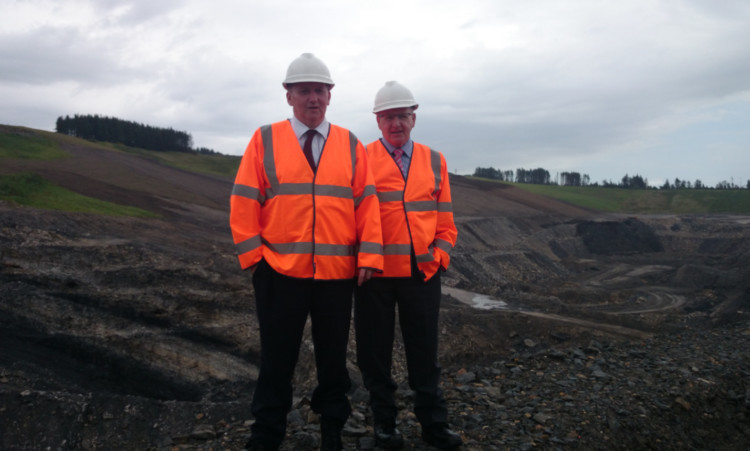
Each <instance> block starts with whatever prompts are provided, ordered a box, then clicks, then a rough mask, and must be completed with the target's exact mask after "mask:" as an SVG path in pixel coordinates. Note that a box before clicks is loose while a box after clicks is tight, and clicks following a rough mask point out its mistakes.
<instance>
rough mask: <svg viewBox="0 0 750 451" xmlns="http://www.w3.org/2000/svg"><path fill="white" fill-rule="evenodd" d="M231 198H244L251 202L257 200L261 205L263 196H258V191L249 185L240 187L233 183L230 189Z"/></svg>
mask: <svg viewBox="0 0 750 451" xmlns="http://www.w3.org/2000/svg"><path fill="white" fill-rule="evenodd" d="M232 196H240V197H245V198H248V199H252V200H257V201H258V202H260V203H261V204H262V203H263V200H264V198H263V196H261V195H260V190H259V189H258V188H255V187H253V186H250V185H242V184H240V183H235V185H234V187H232Z"/></svg>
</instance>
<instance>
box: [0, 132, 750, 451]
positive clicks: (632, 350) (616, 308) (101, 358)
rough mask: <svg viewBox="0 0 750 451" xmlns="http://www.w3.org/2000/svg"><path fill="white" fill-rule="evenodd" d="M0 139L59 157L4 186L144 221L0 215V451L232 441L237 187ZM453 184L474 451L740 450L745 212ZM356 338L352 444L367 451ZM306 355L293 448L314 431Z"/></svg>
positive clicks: (455, 387)
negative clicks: (231, 222) (30, 182)
mask: <svg viewBox="0 0 750 451" xmlns="http://www.w3.org/2000/svg"><path fill="white" fill-rule="evenodd" d="M2 134H13V135H14V137H15V138H14V139H16V138H18V139H17V140H16V141H14V142H16V143H18V142H22V143H25V144H23V145H24V146H27V145H28V142H27V141H25V140H29V139H31V140H34V139H37V138H40V139H42V138H43V140H46V141H45V142H47V143H49V142H52V143H53V144H54V145H53V147H54V149H55V150H54V151H42V150H39V152H41V153H43V154H44V155H45V156H44V157H43V158H25V157H23V156H19V155H18V154H17V153H16V154H11V153H10V152H8V154H6V155H5V156H2V154H0V177H2V176H6V175H9V174H18V173H29V172H33V173H36V174H39V175H41V176H43V177H44V178H45V179H47V180H49V181H52V182H54V183H55V184H56V185H59V186H60V187H62V188H65V189H67V190H70V191H73V192H76V193H78V194H81V195H84V196H88V197H92V198H97V199H101V200H105V201H107V202H111V203H114V204H117V205H128V206H133V207H138V208H141V209H144V210H147V211H150V212H152V213H155V214H156V215H157V217H154V218H142V217H133V216H118V215H98V214H91V213H71V212H66V211H54V210H43V209H37V208H31V207H24V206H19V205H16V204H13V203H10V202H7V201H0V299H2V302H1V303H0V441H2V443H0V447H1V448H3V449H45V448H48V447H49V448H50V449H155V450H172V449H202V450H208V449H230V450H231V449H240V448H241V446H242V444H244V441H245V440H246V438H247V435H248V434H249V424H250V421H251V416H250V413H249V398H250V394H251V393H252V387H253V384H254V379H255V377H256V376H257V366H256V365H257V359H258V349H259V347H258V337H257V325H256V320H255V315H254V303H253V292H252V288H251V284H250V278H249V275H248V274H245V273H243V272H241V271H240V269H239V266H238V264H237V262H236V258H235V256H234V249H233V245H232V242H231V235H230V232H229V227H228V208H229V203H228V199H229V194H230V192H231V189H232V177H231V175H223V176H222V175H218V174H213V175H211V174H202V173H197V172H192V171H188V170H186V169H179V168H177V167H175V166H173V165H171V164H170V163H169V162H168V161H166V160H165V159H164V158H162V157H159V156H158V155H150V154H149V153H147V152H136V151H125V150H123V149H118V148H116V147H114V146H111V145H107V144H106V143H100V144H95V143H90V142H87V141H82V140H78V139H73V138H70V137H66V136H62V135H55V134H51V133H46V132H41V131H37V130H31V129H26V128H18V127H7V126H0V135H2ZM19 140H20V141H19ZM29 147H33V146H29ZM47 152H48V153H47ZM451 186H452V190H453V199H454V213H455V215H456V222H457V225H458V228H459V241H458V244H457V246H456V248H455V249H454V252H453V254H452V262H451V268H450V269H449V270H448V271H447V272H446V273H445V274H444V278H443V281H444V284H445V286H444V297H443V305H442V310H441V328H442V333H441V337H440V340H441V362H442V364H443V367H444V373H443V376H444V377H443V384H444V386H445V390H446V395H447V399H448V402H449V407H450V409H451V414H452V418H451V421H452V423H453V426H454V429H456V430H458V431H459V432H460V433H461V434H462V435H463V437H464V439H465V441H466V444H467V446H466V449H477V450H479V449H504V448H510V449H530V448H541V449H604V448H607V449H654V448H660V449H690V448H693V449H701V448H706V447H712V448H715V449H736V444H737V443H748V442H750V426H748V425H749V424H750V423H749V422H748V419H749V418H750V416H749V415H750V343H749V342H750V333H749V332H750V315H749V314H748V312H750V279H748V277H747V268H748V267H750V240H749V239H748V238H750V227H749V225H750V216H746V215H673V214H670V215H665V214H658V215H657V214H654V215H639V216H637V217H635V216H632V215H620V214H603V213H598V212H594V211H590V210H586V209H583V208H579V207H575V206H572V205H571V204H569V203H566V202H563V201H559V200H554V199H551V198H548V197H543V196H539V195H536V194H533V193H530V192H528V191H525V190H522V189H518V188H517V187H513V186H510V185H505V184H496V183H492V182H486V181H481V180H474V179H470V178H466V177H460V176H452V178H451ZM487 307H494V308H487ZM352 335H353V334H352ZM350 345H351V346H350V351H351V353H350V370H351V375H352V377H353V379H354V382H355V389H354V390H353V392H352V401H353V405H354V409H355V414H354V416H353V417H352V419H351V420H350V422H349V423H348V425H347V435H346V437H345V440H346V444H347V446H348V447H349V448H350V449H354V448H359V449H372V444H371V443H370V442H368V441H367V438H368V437H369V436H370V435H371V427H372V421H371V418H370V413H369V411H368V410H367V408H366V407H365V403H364V399H363V394H362V392H361V381H360V379H359V374H358V371H357V369H356V365H355V360H354V355H353V346H354V344H353V342H352V343H351V344H350ZM310 346H311V344H310V342H309V340H306V341H305V343H304V344H303V351H302V353H301V356H300V363H299V366H298V371H297V375H296V388H297V391H296V393H295V395H296V399H297V402H296V403H295V406H294V411H293V412H292V415H291V416H290V431H289V436H288V439H287V441H286V442H285V447H286V448H285V449H309V448H311V447H312V448H314V446H316V440H318V432H317V424H316V422H317V419H316V418H315V417H314V416H313V415H309V393H310V392H309V389H310V387H311V386H312V384H313V381H314V363H313V361H312V357H311V353H310V352H309V349H310V348H309V347H310ZM401 348H402V344H401V343H400V341H399V342H397V344H396V359H397V360H396V365H395V369H394V371H395V373H396V379H397V380H398V381H399V382H400V383H402V388H401V389H400V390H399V393H398V396H399V403H400V404H401V405H403V406H404V407H408V406H410V403H411V398H410V394H409V391H408V389H407V388H406V386H405V385H404V384H405V382H404V379H405V371H404V368H405V362H404V361H403V357H402V352H401ZM399 421H400V422H401V425H400V427H401V429H402V430H403V431H404V433H405V436H406V438H407V449H425V446H424V444H423V443H422V442H421V440H420V439H419V432H418V431H419V426H418V424H417V423H416V422H415V420H414V418H413V415H411V416H410V415H409V414H408V409H406V410H404V412H403V414H402V416H400V418H399ZM368 447H369V448H368Z"/></svg>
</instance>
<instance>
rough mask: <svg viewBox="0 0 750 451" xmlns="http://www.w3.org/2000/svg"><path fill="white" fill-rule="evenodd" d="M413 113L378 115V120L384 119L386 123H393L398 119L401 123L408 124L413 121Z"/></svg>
mask: <svg viewBox="0 0 750 451" xmlns="http://www.w3.org/2000/svg"><path fill="white" fill-rule="evenodd" d="M411 116H412V113H401V114H378V119H383V120H384V121H386V122H393V121H395V120H396V119H398V121H399V122H406V121H408V120H409V119H411Z"/></svg>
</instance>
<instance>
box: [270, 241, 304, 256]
mask: <svg viewBox="0 0 750 451" xmlns="http://www.w3.org/2000/svg"><path fill="white" fill-rule="evenodd" d="M263 244H264V245H265V246H266V247H267V248H269V249H271V250H272V251H273V252H276V253H277V254H312V251H313V244H312V243H310V242H301V243H269V242H268V241H266V240H263Z"/></svg>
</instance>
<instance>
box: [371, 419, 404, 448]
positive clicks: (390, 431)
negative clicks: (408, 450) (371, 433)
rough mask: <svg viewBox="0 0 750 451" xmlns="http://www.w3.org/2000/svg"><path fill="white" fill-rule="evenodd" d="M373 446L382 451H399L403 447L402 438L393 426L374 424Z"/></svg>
mask: <svg viewBox="0 0 750 451" xmlns="http://www.w3.org/2000/svg"><path fill="white" fill-rule="evenodd" d="M375 445H377V446H378V447H380V448H383V449H401V448H403V447H404V437H403V436H402V435H401V431H399V430H398V429H397V428H396V427H395V426H391V425H388V424H376V425H375Z"/></svg>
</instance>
